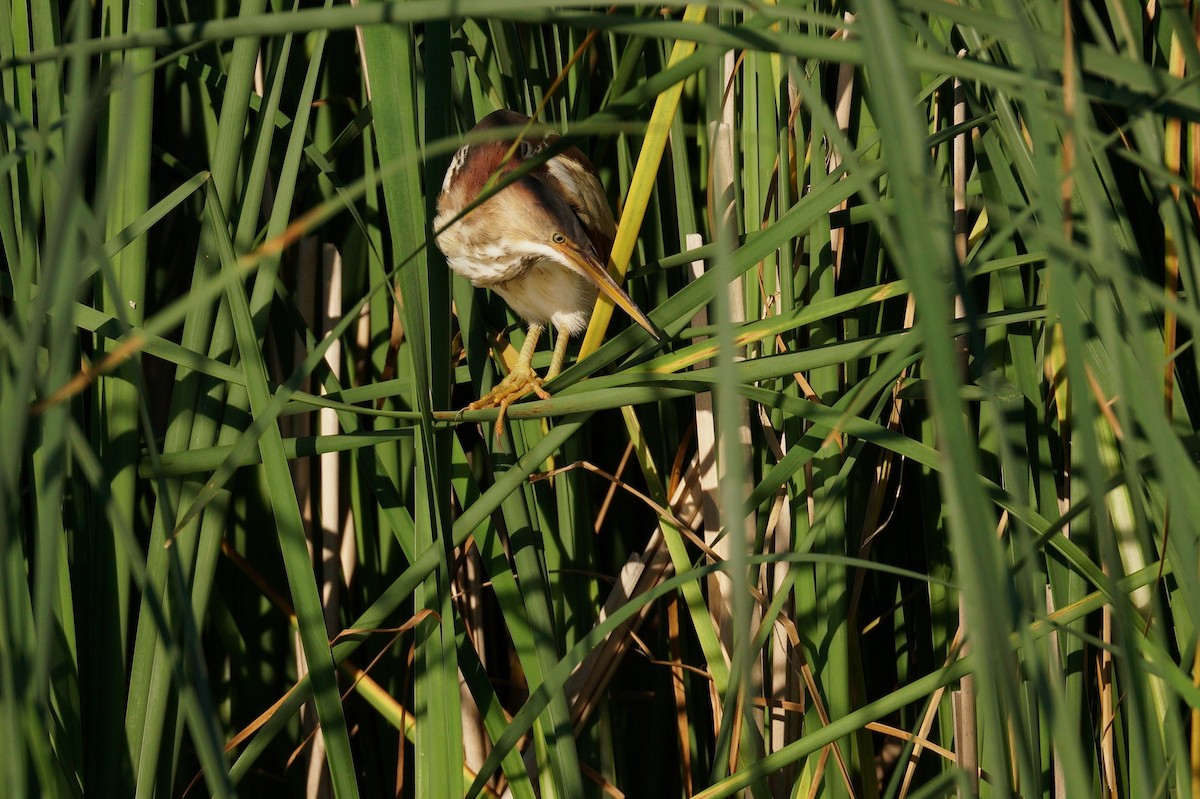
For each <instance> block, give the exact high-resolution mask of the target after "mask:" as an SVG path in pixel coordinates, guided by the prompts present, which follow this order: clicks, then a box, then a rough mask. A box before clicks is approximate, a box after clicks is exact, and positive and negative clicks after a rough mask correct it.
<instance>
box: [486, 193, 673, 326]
mask: <svg viewBox="0 0 1200 799" xmlns="http://www.w3.org/2000/svg"><path fill="white" fill-rule="evenodd" d="M480 211H484V212H485V213H484V219H485V220H486V221H483V224H484V226H485V227H487V228H489V229H491V230H494V231H496V238H495V242H496V244H498V245H500V246H503V247H506V248H509V249H511V250H512V251H513V252H515V253H520V254H522V255H527V256H536V257H540V258H543V259H546V260H550V261H554V262H556V263H558V264H561V265H562V266H563V267H565V268H567V269H570V270H572V271H573V272H576V273H577V274H580V275H582V276H583V277H584V278H586V279H587V280H588V281H590V282H592V283H593V284H595V285H596V287H597V288H599V289H600V291H601V292H602V293H603V294H604V295H605V296H606V297H608V298H609V299H610V300H612V302H613V304H615V305H616V306H617V307H619V308H620V309H621V310H623V311H625V313H627V314H629V315H630V316H631V317H632V318H633V320H634V321H636V322H637V323H638V324H639V325H641V326H642V327H643V328H645V329H646V330H647V331H648V332H649V333H650V335H652V336H654V338H655V339H661V334H660V333H659V331H658V329H657V328H656V327H655V326H654V323H652V322H651V321H650V319H649V318H648V317H647V316H646V314H644V313H642V310H641V309H640V308H638V307H637V305H636V304H635V303H634V302H633V300H632V299H630V298H629V295H628V294H626V293H625V291H624V289H622V288H621V286H620V285H619V284H618V283H617V282H616V281H615V280H614V279H613V278H612V276H611V275H610V274H609V273H608V268H607V264H606V260H607V256H608V254H607V253H604V254H603V256H602V255H601V254H600V253H599V252H597V251H596V247H595V245H594V244H593V243H592V240H591V239H590V238H589V237H588V235H587V232H586V231H585V230H584V228H583V225H582V223H581V222H580V221H579V217H578V216H576V214H575V212H574V211H573V210H571V208H570V207H569V206H568V205H567V204H566V203H565V202H563V201H562V200H561V199H560V198H559V197H558V195H556V194H555V193H554V192H553V191H551V190H550V188H549V187H547V186H546V185H545V184H544V183H542V182H541V181H540V180H538V179H537V178H534V177H525V178H521V179H519V180H517V181H516V182H515V183H513V184H512V185H511V186H509V187H507V188H506V189H504V190H502V191H501V192H499V193H498V194H496V195H495V196H494V197H492V198H491V199H489V200H488V201H487V202H485V203H484V204H483V205H481V206H480V207H479V208H477V209H476V210H475V212H474V213H478V212H480ZM472 215H473V214H472Z"/></svg>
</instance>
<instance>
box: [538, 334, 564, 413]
mask: <svg viewBox="0 0 1200 799" xmlns="http://www.w3.org/2000/svg"><path fill="white" fill-rule="evenodd" d="M570 340H571V337H570V336H568V335H567V334H566V333H563V332H562V331H561V330H560V331H559V333H558V338H556V339H555V340H554V357H552V358H551V359H550V371H548V372H546V382H547V383H549V382H550V381H551V380H553V379H554V378H556V377H558V373H559V372H561V371H562V365H563V360H565V359H566V357H567V342H569V341H570ZM543 399H544V398H543Z"/></svg>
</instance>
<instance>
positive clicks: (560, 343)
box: [433, 109, 661, 438]
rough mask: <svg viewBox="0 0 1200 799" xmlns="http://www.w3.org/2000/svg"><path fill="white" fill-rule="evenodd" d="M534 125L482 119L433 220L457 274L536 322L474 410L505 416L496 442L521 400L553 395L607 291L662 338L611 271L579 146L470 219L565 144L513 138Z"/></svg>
mask: <svg viewBox="0 0 1200 799" xmlns="http://www.w3.org/2000/svg"><path fill="white" fill-rule="evenodd" d="M529 124H530V119H529V117H527V116H525V115H524V114H520V113H517V112H515V111H510V110H507V109H501V110H498V111H493V112H492V113H490V114H488V115H487V116H485V117H484V118H483V119H481V120H479V122H478V123H477V124H476V125H475V127H474V128H472V129H471V134H472V135H470V136H469V137H468V143H466V144H464V145H463V146H462V147H460V148H459V149H458V151H457V152H456V153H455V154H454V156H453V158H451V160H450V166H449V168H448V169H447V170H446V177H445V179H444V180H443V181H442V189H441V193H440V194H439V195H438V199H437V213H436V215H435V217H434V223H433V224H434V231H435V236H436V242H437V245H438V247H439V249H441V251H442V253H443V254H444V255H445V256H446V263H447V264H448V265H449V267H450V268H451V269H453V270H454V271H455V272H457V273H458V274H460V275H462V276H463V277H465V278H467V279H468V280H470V281H471V283H472V284H473V285H474V286H476V287H485V288H489V289H491V290H492V291H494V292H496V293H497V294H499V295H500V297H501V298H503V299H504V301H505V302H507V303H508V305H509V307H511V308H512V309H513V310H514V311H515V312H516V313H517V314H518V315H519V316H520V317H521V318H522V319H524V320H525V322H526V324H527V325H528V332H527V334H526V337H525V345H524V346H523V347H522V348H521V354H520V356H519V357H518V358H517V363H516V365H515V366H514V367H513V369H512V371H511V372H509V374H508V376H507V377H505V378H504V380H502V381H501V382H500V383H499V384H498V385H496V387H495V388H493V389H492V390H491V391H490V392H488V393H487V394H486V395H484V396H483V397H481V398H479V399H478V400H476V401H475V402H472V403H471V404H470V405H468V406H467V409H468V410H477V409H480V408H499V409H500V412H499V415H498V416H497V418H496V424H495V431H496V436H497V438H500V437H502V436H503V431H504V416H505V413H506V411H507V410H508V407H509V406H510V405H511V404H512V403H513V402H516V401H517V400H518V399H520V398H521V397H523V396H525V395H526V394H528V393H529V392H531V391H532V392H534V393H535V394H537V396H538V397H540V398H542V399H549V398H550V395H549V393H548V392H547V391H546V390H545V389H544V388H543V385H544V383H548V382H550V381H551V380H553V379H554V378H555V377H557V376H558V374H559V372H560V371H561V370H562V366H563V361H564V359H565V358H566V353H567V343H568V341H569V340H570V337H571V336H574V335H578V334H579V333H581V332H582V331H583V330H584V329H585V328H586V327H587V323H588V319H589V318H590V317H591V313H592V307H593V306H594V305H595V302H596V297H597V295H598V294H599V293H600V292H603V293H604V294H605V296H607V297H608V298H609V299H610V300H612V302H613V303H614V304H615V305H617V306H618V307H620V308H621V309H622V310H624V311H625V312H626V313H628V314H629V315H630V316H631V317H632V318H633V319H634V320H635V321H636V322H637V323H638V324H639V325H641V326H642V327H643V328H645V329H646V331H647V332H649V333H650V335H651V336H652V337H654V338H655V339H656V340H661V334H660V333H659V331H658V329H657V328H656V327H655V326H654V323H653V322H651V321H650V319H649V317H647V316H646V314H645V313H643V312H642V310H641V309H640V308H639V307H638V306H637V304H636V303H634V301H633V300H632V299H630V297H629V295H628V294H626V293H625V291H624V290H623V289H622V288H621V286H620V284H618V283H617V282H616V280H614V279H613V278H612V276H611V275H610V274H609V273H608V269H607V264H608V258H609V254H610V251H611V249H612V243H613V238H614V237H615V235H616V222H615V221H614V219H613V213H612V208H611V207H610V206H609V204H608V200H607V198H606V197H605V194H604V188H603V186H602V185H601V184H600V178H599V176H598V175H597V173H596V168H595V167H594V166H592V162H591V161H589V160H588V158H587V157H586V156H585V155H584V154H583V153H582V152H580V150H579V149H578V148H576V147H568V148H566V149H565V150H563V151H562V152H560V153H558V154H556V155H554V156H553V157H551V158H549V159H547V160H545V161H544V163H540V164H538V165H536V166H534V167H533V168H532V169H531V170H530V171H529V172H528V173H527V174H524V175H522V176H521V177H519V178H517V179H516V180H514V181H513V182H512V183H511V184H509V185H507V186H505V187H504V188H503V189H501V190H500V191H499V192H497V193H495V194H493V195H492V196H490V197H488V199H486V200H484V201H483V202H482V203H479V204H478V205H476V206H475V207H474V208H471V209H470V210H469V211H466V213H465V214H464V211H465V210H466V209H467V208H469V207H470V206H471V205H472V203H475V202H476V201H477V200H478V199H479V197H480V196H481V194H483V193H484V192H485V191H486V190H488V189H490V188H491V187H492V186H494V185H496V184H497V183H499V182H500V181H502V180H503V179H504V178H505V177H506V176H508V175H509V173H511V172H512V171H513V170H515V169H517V168H519V167H521V165H522V164H524V163H525V162H526V161H529V160H537V159H538V157H539V153H541V152H542V151H543V150H545V149H546V148H548V147H550V146H552V145H553V144H554V143H555V142H556V141H558V139H559V137H558V136H557V135H555V134H553V133H547V134H540V133H539V134H533V135H531V136H528V137H516V136H514V135H513V134H512V131H515V130H517V129H524V127H525V126H528V125H529ZM501 129H505V133H500V132H497V133H496V136H495V138H491V139H489V138H487V135H486V134H487V133H488V132H489V131H500V130H501ZM474 134H479V135H474ZM547 325H553V326H554V328H555V330H556V331H557V335H558V338H557V340H556V341H555V344H554V354H553V356H552V357H551V360H550V368H549V370H548V371H547V372H546V377H545V379H544V380H543V379H542V378H540V377H538V375H537V373H536V372H535V371H534V369H533V366H532V361H533V354H534V351H535V350H536V349H537V343H538V339H539V338H540V336H541V334H542V332H543V331H544V330H545V328H546V327H547Z"/></svg>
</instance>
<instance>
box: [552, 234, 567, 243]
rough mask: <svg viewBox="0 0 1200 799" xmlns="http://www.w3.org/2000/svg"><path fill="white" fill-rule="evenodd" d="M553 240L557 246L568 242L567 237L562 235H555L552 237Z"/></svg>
mask: <svg viewBox="0 0 1200 799" xmlns="http://www.w3.org/2000/svg"><path fill="white" fill-rule="evenodd" d="M551 239H552V240H553V241H554V243H555V244H562V243H563V242H565V241H566V240H567V237H566V236H564V235H563V234H561V233H555V234H554V235H553V236H552V237H551Z"/></svg>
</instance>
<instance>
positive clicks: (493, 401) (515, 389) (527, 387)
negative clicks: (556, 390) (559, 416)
mask: <svg viewBox="0 0 1200 799" xmlns="http://www.w3.org/2000/svg"><path fill="white" fill-rule="evenodd" d="M531 391H532V392H533V393H534V394H537V395H538V397H540V398H541V399H550V393H549V392H547V391H546V390H545V389H544V388H542V379H541V378H540V377H538V376H537V372H535V371H533V368H532V367H530V366H528V365H526V364H522V363H518V364H517V365H516V366H515V367H514V368H513V370H512V371H511V372H509V373H508V377H506V378H504V379H503V380H501V381H500V383H499V384H497V385H496V386H495V387H494V388H493V389H492V390H491V391H489V392H488V393H487V394H485V395H483V396H482V397H480V398H479V399H477V400H475V401H474V402H472V403H471V404H470V405H468V406H467V410H469V411H477V410H481V409H483V408H499V409H500V413H499V415H497V416H496V426H495V431H496V438H503V437H504V417H505V415H506V414H507V413H508V406H509V405H512V404H513V403H514V402H516V401H517V400H519V399H521V397H524V396H525V395H526V394H528V393H529V392H531Z"/></svg>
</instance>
